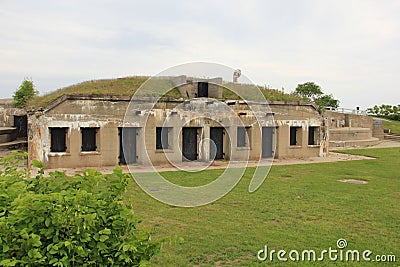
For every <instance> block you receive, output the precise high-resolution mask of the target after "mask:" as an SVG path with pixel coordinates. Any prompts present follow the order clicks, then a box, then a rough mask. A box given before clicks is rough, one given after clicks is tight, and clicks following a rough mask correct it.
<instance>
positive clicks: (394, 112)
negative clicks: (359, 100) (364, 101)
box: [367, 104, 400, 121]
mask: <svg viewBox="0 0 400 267" xmlns="http://www.w3.org/2000/svg"><path fill="white" fill-rule="evenodd" d="M367 112H368V114H369V115H371V116H376V117H380V118H385V119H389V120H394V121H400V105H397V106H392V105H385V104H383V105H380V106H377V105H375V106H374V107H373V108H368V109H367Z"/></svg>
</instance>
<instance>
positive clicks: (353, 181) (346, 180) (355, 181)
mask: <svg viewBox="0 0 400 267" xmlns="http://www.w3.org/2000/svg"><path fill="white" fill-rule="evenodd" d="M339 182H342V183H349V184H368V181H364V180H357V179H342V180H339Z"/></svg>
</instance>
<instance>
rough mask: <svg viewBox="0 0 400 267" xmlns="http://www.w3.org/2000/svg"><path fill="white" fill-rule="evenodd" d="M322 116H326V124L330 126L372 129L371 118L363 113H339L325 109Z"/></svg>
mask: <svg viewBox="0 0 400 267" xmlns="http://www.w3.org/2000/svg"><path fill="white" fill-rule="evenodd" d="M324 117H325V118H327V122H328V126H329V128H330V129H332V128H340V127H354V128H369V129H372V121H373V118H372V117H370V116H365V115H358V114H347V113H339V112H334V111H328V110H327V111H325V113H324Z"/></svg>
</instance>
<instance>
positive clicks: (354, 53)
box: [0, 0, 400, 107]
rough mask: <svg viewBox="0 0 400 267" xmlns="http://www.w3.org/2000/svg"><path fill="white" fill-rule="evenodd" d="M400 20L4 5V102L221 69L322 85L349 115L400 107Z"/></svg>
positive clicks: (360, 14) (268, 10)
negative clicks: (173, 69) (81, 86)
mask: <svg viewBox="0 0 400 267" xmlns="http://www.w3.org/2000/svg"><path fill="white" fill-rule="evenodd" d="M399 11H400V4H399V2H397V1H385V2H376V1H290V0H286V1H208V0H207V1H202V2H201V3H199V2H192V1H183V2H182V1H168V2H167V1H49V0H47V1H46V0H42V1H5V2H4V3H3V4H2V7H0V26H1V27H0V57H1V62H2V64H1V65H0V96H3V97H9V96H11V95H12V92H13V91H14V90H15V88H16V87H18V85H19V84H20V82H21V80H22V78H23V77H25V76H28V77H32V79H33V80H34V81H35V82H36V84H37V87H38V88H39V89H40V90H42V91H50V90H51V89H57V88H59V87H62V86H66V85H69V84H71V83H77V82H81V81H82V80H86V79H95V78H104V77H119V76H125V75H135V74H147V75H151V74H156V73H158V72H159V71H162V70H163V69H165V68H167V67H170V66H173V65H176V64H179V63H182V62H189V61H214V62H218V63H222V64H226V65H229V66H231V67H233V68H241V69H242V71H243V73H245V74H246V75H247V76H249V78H251V79H252V80H254V81H255V82H257V83H259V84H267V85H270V86H272V87H276V88H281V87H285V89H286V91H290V90H292V89H294V88H295V86H296V85H297V84H298V83H302V82H306V81H309V80H313V81H316V82H318V83H319V84H320V85H321V86H322V87H323V88H325V89H326V91H327V92H329V93H333V94H334V95H335V96H336V97H338V98H340V99H341V100H342V103H343V105H344V106H347V107H353V106H356V105H361V106H362V107H368V106H371V105H373V104H380V103H376V101H380V102H386V103H391V104H398V102H400V101H399V99H400V93H399V90H397V85H398V84H399V82H400V78H399V77H398V75H397V72H398V70H399V69H400V68H399V67H400V63H399V62H400V52H399V49H398V47H399V45H400V38H399V34H398V32H400V31H399V28H400V18H399V17H398V15H397V14H398V13H399ZM377 88H379V90H377ZM366 92H367V93H366Z"/></svg>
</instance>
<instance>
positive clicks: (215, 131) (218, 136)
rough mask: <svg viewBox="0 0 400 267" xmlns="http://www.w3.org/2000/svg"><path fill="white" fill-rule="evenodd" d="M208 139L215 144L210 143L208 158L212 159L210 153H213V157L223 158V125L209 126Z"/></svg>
mask: <svg viewBox="0 0 400 267" xmlns="http://www.w3.org/2000/svg"><path fill="white" fill-rule="evenodd" d="M210 139H211V140H212V141H214V143H215V146H213V145H210V160H213V158H212V155H215V159H223V158H224V128H223V127H211V128H210Z"/></svg>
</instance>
